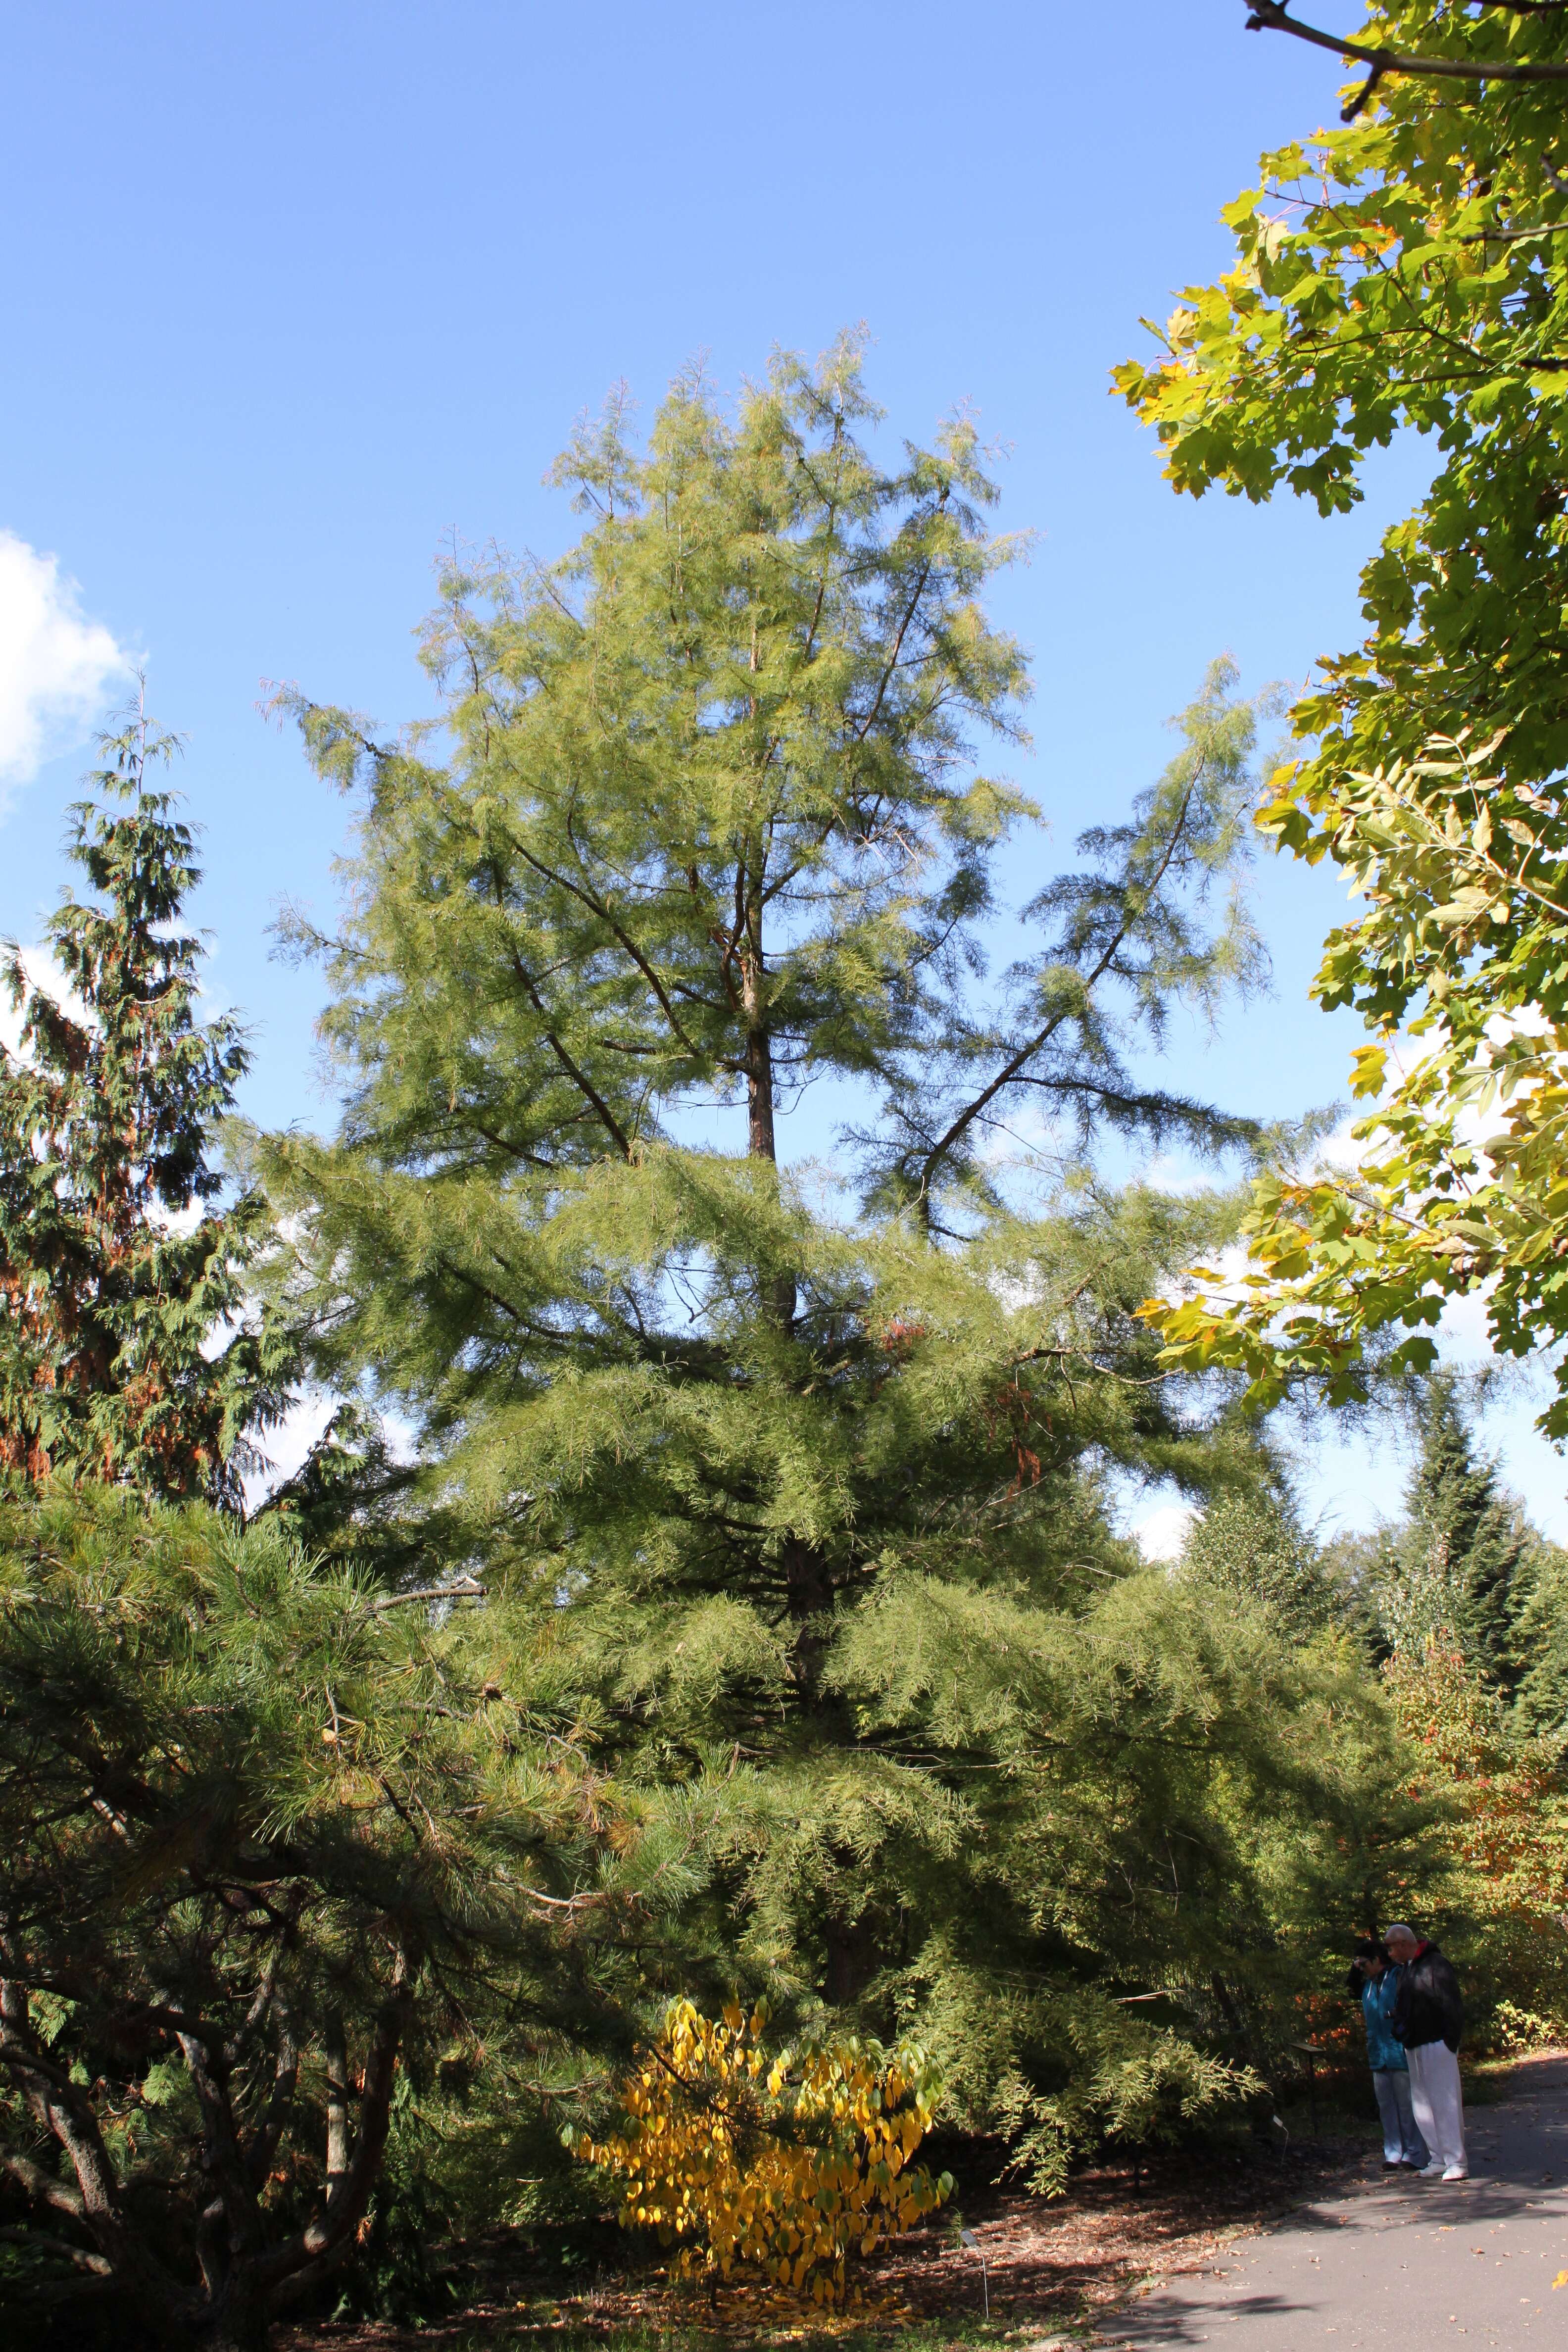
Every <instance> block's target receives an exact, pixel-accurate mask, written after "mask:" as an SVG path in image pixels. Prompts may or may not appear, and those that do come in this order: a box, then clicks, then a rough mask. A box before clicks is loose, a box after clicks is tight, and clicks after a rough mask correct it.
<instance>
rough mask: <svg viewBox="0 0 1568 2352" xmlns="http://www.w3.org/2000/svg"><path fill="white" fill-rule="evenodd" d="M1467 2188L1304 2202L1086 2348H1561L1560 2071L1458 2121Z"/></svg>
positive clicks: (1565, 2220)
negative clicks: (1463, 2135) (1468, 2343)
mask: <svg viewBox="0 0 1568 2352" xmlns="http://www.w3.org/2000/svg"><path fill="white" fill-rule="evenodd" d="M1467 2136H1468V2144H1469V2154H1470V2178H1469V2179H1468V2180H1467V2181H1464V2182H1456V2183H1455V2184H1454V2185H1453V2186H1452V2187H1446V2186H1444V2185H1443V2184H1442V2183H1441V2182H1437V2181H1427V2180H1417V2179H1409V2178H1408V2177H1407V2176H1405V2175H1404V2174H1398V2173H1395V2174H1392V2175H1390V2176H1388V2185H1387V2186H1386V2187H1385V2186H1384V2181H1383V2179H1382V2178H1381V2177H1380V2178H1379V2179H1376V2180H1373V2181H1368V2182H1365V2183H1362V2184H1357V2185H1356V2186H1355V2187H1353V2188H1352V2189H1350V2190H1349V2191H1348V2192H1347V2193H1346V2194H1345V2195H1343V2196H1340V2197H1333V2198H1330V2199H1326V2200H1323V2201H1321V2202H1320V2203H1317V2204H1313V2205H1309V2206H1305V2207H1303V2208H1302V2209H1301V2210H1300V2211H1299V2212H1297V2213H1295V2214H1292V2215H1291V2217H1290V2219H1289V2221H1285V2222H1282V2223H1280V2224H1279V2226H1278V2227H1277V2228H1275V2229H1272V2230H1270V2231H1268V2232H1266V2234H1264V2235H1263V2236H1261V2237H1256V2238H1241V2239H1238V2240H1237V2242H1236V2243H1235V2244H1234V2245H1233V2246H1232V2247H1230V2248H1229V2249H1228V2250H1227V2251H1226V2252H1223V2253H1216V2254H1215V2257H1214V2260H1213V2264H1212V2267H1205V2269H1204V2270H1203V2271H1201V2272H1197V2273H1191V2274H1189V2275H1187V2276H1185V2277H1183V2278H1179V2279H1176V2280H1173V2281H1172V2282H1171V2283H1169V2284H1165V2285H1163V2286H1161V2287H1160V2288H1159V2289H1157V2290H1156V2291H1155V2292H1154V2293H1153V2294H1149V2295H1147V2296H1145V2297H1143V2298H1142V2300H1141V2301H1139V2302H1136V2303H1133V2304H1131V2305H1127V2306H1126V2308H1125V2309H1123V2310H1122V2311H1121V2312H1120V2313H1119V2314H1118V2315H1116V2317H1115V2318H1114V2319H1110V2320H1108V2321H1106V2322H1105V2323H1104V2325H1103V2326H1102V2327H1101V2328H1100V2332H1099V2334H1098V2335H1097V2336H1096V2338H1095V2341H1096V2344H1097V2345H1098V2346H1099V2347H1100V2352H1112V2347H1121V2352H1178V2347H1179V2352H1185V2347H1189V2346H1193V2345H1198V2344H1214V2345H1216V2346H1221V2347H1225V2352H1363V2347H1364V2352H1391V2347H1398V2346H1406V2347H1409V2352H1432V2347H1434V2346H1441V2345H1442V2344H1443V2343H1444V2342H1445V2341H1447V2342H1448V2343H1450V2344H1451V2343H1452V2342H1453V2340H1454V2339H1455V2338H1456V2337H1457V2336H1466V2337H1468V2338H1469V2339H1471V2340H1472V2342H1474V2343H1476V2344H1478V2345H1486V2346H1491V2345H1498V2346H1500V2347H1504V2352H1509V2348H1510V2347H1514V2346H1519V2347H1526V2346H1529V2347H1535V2346H1540V2347H1542V2352H1547V2347H1553V2352H1568V2286H1562V2287H1559V2288H1557V2289H1555V2290H1553V2288H1552V2280H1553V2279H1554V2278H1555V2277H1556V2276H1557V2274H1558V2273H1559V2272H1560V2271H1568V2061H1564V2060H1563V2059H1546V2060H1541V2059H1537V2060H1531V2061H1530V2062H1529V2063H1526V2064H1525V2065H1523V2066H1521V2068H1520V2070H1519V2074H1518V2076H1517V2078H1516V2082H1515V2087H1514V2088H1513V2090H1512V2091H1511V2092H1510V2096H1509V2099H1508V2101H1507V2103H1506V2104H1505V2105H1498V2106H1486V2107H1478V2108H1477V2109H1476V2110H1475V2111H1474V2113H1473V2114H1472V2115H1471V2116H1468V2118H1467Z"/></svg>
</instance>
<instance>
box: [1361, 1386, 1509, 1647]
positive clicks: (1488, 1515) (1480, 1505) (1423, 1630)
mask: <svg viewBox="0 0 1568 2352" xmlns="http://www.w3.org/2000/svg"><path fill="white" fill-rule="evenodd" d="M1416 1431H1417V1439H1418V1444H1419V1452H1418V1454H1417V1456H1416V1461H1415V1467H1414V1469H1413V1470H1412V1472H1411V1475H1410V1480H1409V1484H1408V1486H1407V1489H1406V1493H1405V1520H1404V1524H1403V1526H1402V1527H1401V1528H1400V1529H1399V1531H1398V1533H1397V1535H1396V1537H1395V1538H1394V1546H1393V1558H1392V1560H1391V1563H1390V1565H1391V1569H1392V1574H1391V1576H1390V1577H1389V1579H1388V1581H1387V1583H1386V1585H1385V1587H1384V1596H1383V1600H1384V1619H1385V1622H1386V1625H1387V1630H1388V1633H1389V1637H1390V1639H1391V1640H1392V1641H1393V1642H1394V1643H1395V1645H1396V1646H1398V1647H1400V1648H1402V1649H1404V1650H1405V1651H1407V1652H1408V1653H1410V1654H1413V1655H1414V1654H1419V1653H1420V1651H1421V1650H1422V1648H1423V1647H1424V1645H1425V1644H1426V1643H1428V1642H1430V1641H1432V1640H1435V1639H1436V1638H1437V1636H1438V1635H1439V1634H1442V1635H1444V1636H1445V1637H1446V1638H1448V1637H1455V1638H1457V1640H1458V1646H1459V1648H1460V1650H1461V1651H1462V1653H1463V1654H1464V1655H1465V1657H1466V1658H1468V1660H1469V1662H1470V1664H1471V1666H1472V1668H1473V1669H1474V1670H1475V1671H1476V1672H1477V1673H1478V1674H1479V1675H1481V1676H1482V1677H1483V1678H1484V1679H1485V1680H1486V1681H1488V1682H1489V1683H1490V1684H1491V1685H1492V1687H1493V1688H1494V1689H1497V1688H1502V1689H1504V1690H1511V1687H1512V1685H1513V1684H1514V1682H1515V1681H1516V1679H1517V1668H1516V1664H1515V1639H1514V1628H1515V1622H1516V1619H1517V1617H1518V1615H1519V1612H1520V1610H1521V1607H1522V1605H1523V1603H1524V1601H1525V1596H1526V1590H1527V1586H1528V1582H1529V1570H1530V1564H1531V1555H1532V1553H1533V1552H1534V1550H1535V1549H1536V1548H1537V1546H1538V1544H1539V1540H1540V1539H1539V1538H1537V1537H1536V1536H1535V1535H1534V1534H1533V1531H1532V1530H1531V1528H1530V1527H1529V1525H1528V1523H1527V1522H1526V1520H1525V1518H1524V1515H1523V1513H1522V1511H1521V1509H1520V1507H1519V1506H1518V1504H1517V1503H1516V1502H1515V1501H1514V1500H1513V1498H1512V1497H1511V1496H1510V1495H1508V1494H1507V1493H1506V1492H1505V1491H1504V1489H1503V1487H1502V1485H1501V1482H1500V1478H1499V1476H1498V1465H1497V1463H1496V1462H1495V1460H1491V1459H1489V1458H1488V1457H1487V1456H1486V1455H1484V1454H1481V1453H1480V1452H1479V1449H1478V1447H1477V1444H1476V1442H1475V1437H1474V1433H1473V1432H1472V1430H1471V1427H1470V1423H1469V1421H1468V1415H1467V1413H1466V1412H1465V1409H1464V1405H1463V1402H1462V1400H1461V1397H1460V1394H1459V1390H1458V1381H1456V1379H1455V1377H1454V1375H1453V1374H1452V1373H1450V1372H1443V1371H1438V1372H1434V1373H1433V1374H1432V1375H1431V1377H1430V1378H1429V1379H1428V1380H1427V1381H1425V1382H1423V1384H1422V1387H1421V1391H1420V1394H1419V1399H1418V1402H1417V1406H1416Z"/></svg>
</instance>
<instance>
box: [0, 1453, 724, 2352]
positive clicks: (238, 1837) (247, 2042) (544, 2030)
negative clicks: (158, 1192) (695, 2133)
mask: <svg viewBox="0 0 1568 2352" xmlns="http://www.w3.org/2000/svg"><path fill="white" fill-rule="evenodd" d="M570 1732H571V1727H570V1722H569V1720H568V1721H566V1722H563V1721H562V1720H561V1718H560V1717H558V1716H557V1715H555V1714H554V1713H553V1712H552V1709H551V1707H550V1706H549V1702H548V1700H545V1701H544V1702H543V1703H542V1704H541V1703H540V1700H539V1696H538V1694H537V1693H536V1691H535V1690H534V1689H533V1688H532V1686H531V1685H530V1684H529V1683H528V1682H527V1681H526V1680H525V1679H524V1678H523V1675H522V1670H521V1660H520V1658H519V1655H518V1654H517V1653H516V1651H515V1650H514V1649H512V1648H511V1647H510V1646H509V1643H508V1640H507V1633H506V1626H505V1622H504V1618H503V1616H501V1615H500V1614H497V1613H493V1612H492V1613H491V1614H490V1615H489V1618H488V1621H487V1622H486V1624H485V1626H484V1628H483V1633H482V1638H480V1639H479V1640H478V1641H476V1640H475V1637H474V1629H472V1628H471V1627H470V1626H469V1624H468V1622H467V1621H466V1619H465V1617H464V1615H463V1613H462V1611H461V1609H460V1608H456V1609H455V1611H454V1613H453V1614H452V1615H451V1616H449V1617H448V1618H447V1621H446V1622H445V1623H441V1622H434V1621H433V1619H432V1614H431V1612H430V1611H429V1610H428V1609H427V1608H422V1607H420V1606H418V1605H415V1604H408V1605H400V1606H396V1607H388V1606H387V1605H386V1604H385V1601H384V1600H378V1599H377V1598H375V1597H374V1595H372V1594H370V1593H368V1592H367V1591H364V1590H363V1588H360V1587H358V1586H356V1585H355V1584H354V1583H353V1581H351V1580H349V1579H347V1578H346V1577H344V1576H343V1575H342V1573H341V1572H339V1571H336V1570H323V1569H321V1568H318V1567H315V1566H312V1565H311V1563H310V1561H309V1560H308V1559H306V1557H305V1556H304V1555H303V1553H302V1552H301V1550H300V1547H299V1545H298V1543H297V1541H296V1540H295V1539H294V1538H293V1537H292V1535H291V1534H290V1532H289V1529H288V1528H287V1527H286V1525H285V1524H284V1523H283V1522H281V1521H279V1520H278V1519H270V1520H268V1521H265V1522H263V1523H262V1524H261V1525H259V1526H258V1527H255V1528H250V1529H248V1530H242V1529H240V1528H237V1526H236V1524H235V1523H234V1522H233V1520H232V1519H229V1518H224V1517H216V1516H215V1515H213V1514H212V1513H211V1512H210V1511H208V1510H207V1509H205V1508H204V1507H197V1506H187V1507H184V1508H183V1509H180V1510H174V1509H170V1508H167V1507H164V1508H153V1509H150V1510H149V1509H145V1508H144V1507H142V1505H141V1504H140V1503H138V1502H137V1501H135V1500H134V1499H133V1498H132V1497H131V1496H127V1495H125V1494H124V1493H123V1492H117V1491H114V1490H106V1489H101V1488H93V1487H90V1486H85V1485H81V1486H76V1487H73V1488H70V1489H61V1488H58V1487H56V1486H52V1485H51V1484H49V1483H47V1482H46V1483H44V1484H42V1485H40V1486H33V1487H31V1488H28V1489H26V1491H23V1492H19V1493H17V1494H16V1495H14V1496H11V1497H9V1498H7V1499H5V1500H4V1501H3V1502H0V2177H3V2178H4V2179H5V2184H6V2191H7V2195H8V2198H9V2200H11V2202H12V2205H13V2210H15V2206H16V2202H17V2201H20V2203H21V2205H22V2208H23V2210H24V2211H25V2212H26V2213H27V2215H28V2216H29V2218H30V2221H31V2222H32V2224H33V2227H32V2231H31V2234H30V2237H29V2251H30V2252H31V2254H32V2256H33V2267H34V2271H35V2274H36V2275H35V2279H34V2284H35V2286H36V2287H37V2289H38V2290H39V2297H36V2298H35V2300H37V2299H40V2298H41V2300H42V2301H43V2302H44V2303H45V2304H47V2303H49V2302H55V2303H58V2302H60V2301H62V2300H66V2301H68V2300H69V2298H70V2297H71V2296H72V2295H73V2294H75V2293H76V2292H78V2291H85V2292H86V2293H87V2294H89V2297H91V2296H95V2295H96V2296H97V2297H99V2298H100V2299H103V2298H108V2299H109V2300H110V2305H111V2307H112V2309H113V2310H114V2311H115V2312H117V2313H118V2314H119V2324H120V2326H121V2328H122V2330H123V2333H124V2335H126V2336H131V2335H133V2334H134V2333H135V2332H136V2331H138V2330H140V2331H142V2332H143V2333H144V2334H145V2335H146V2336H148V2337H149V2338H150V2339H151V2340H153V2341H155V2342H158V2343H161V2344H168V2345H171V2346H174V2347H214V2352H256V2347H259V2346H261V2345H262V2344H264V2342H265V2340H266V2338H267V2335H268V2328H269V2326H270V2323H271V2321H272V2319H273V2318H275V2317H276V2316H277V2315H279V2313H280V2312H282V2311H283V2310H284V2309H286V2308H288V2307H290V2306H291V2305H295V2304H297V2303H298V2302H299V2301H300V2298H301V2296H304V2295H308V2294H311V2293H312V2292H319V2290H320V2289H321V2285H322V2284H323V2283H324V2282H325V2281H327V2280H328V2279H330V2278H331V2276H332V2275H333V2274H334V2273H337V2272H339V2271H340V2270H341V2269H342V2265H343V2264H344V2263H345V2262H347V2261H348V2260H350V2259H351V2257H352V2256H353V2251H354V2247H355V2243H356V2240H357V2238H358V2237H359V2235H360V2234H361V2233H362V2231H365V2232H368V2231H370V2229H371V2226H372V2223H371V2219H370V2216H371V2214H372V2208H373V2200H374V2196H375V2193H376V2187H377V2180H378V2175H379V2170H380V2166H381V2161H382V2156H383V2151H384V2144H385V2140H386V2136H387V2131H388V2126H389V2120H390V2116H391V2113H392V2107H393V2103H394V2100H395V2095H396V2089H397V2084H398V2081H399V2079H400V2074H407V2073H409V2072H410V2071H412V2072H413V2074H415V2075H416V2076H423V2077H425V2078H426V2079H427V2078H428V2076H429V2074H430V2071H431V2069H432V2067H433V2066H434V2064H435V2063H436V2062H437V2059H438V2057H439V2056H440V2055H441V2054H442V2053H447V2052H452V2051H454V2050H456V2051H457V2052H458V2053H459V2054H460V2053H462V2052H463V2051H464V2050H465V2049H469V2048H471V2047H472V2046H473V2045H474V2043H475V2042H480V2041H482V2039H483V2037H484V2035H485V2034H486V2033H487V2032H489V2033H490V2034H492V2035H497V2034H500V2035H504V2034H508V2033H510V2034H511V2035H512V2036H513V2037H515V2038H516V2039H517V2040H518V2042H520V2044H521V2047H523V2048H525V2049H528V2050H531V2053H532V2060H533V2065H534V2069H535V2072H536V2074H541V2073H548V2072H549V2071H550V2069H551V2067H552V2065H553V2066H554V2067H555V2069H556V2072H557V2074H559V2075H560V2076H561V2078H562V2080H563V2083H564V2084H566V2086H567V2087H568V2088H569V2086H570V2079H571V2071H572V2070H571V2063H570V2061H571V2053H572V2052H573V2049H574V2044H575V2042H577V2041H578V2040H579V2039H580V2037H581V2036H582V2034H583V2033H584V2031H591V2029H592V2021H593V2020H594V2018H595V2014H598V2013H602V2012H603V2011H604V2010H605V2005H606V1999H607V1996H606V1993H605V1988H604V1985H603V1983H602V1980H601V1972H600V1970H601V1964H600V1961H599V1959H598V1958H596V1955H598V1954H599V1953H600V1952H601V1951H602V1950H603V1951H605V1952H607V1953H608V1954H609V1956H610V1957H609V1960H608V1962H607V1963H606V1965H609V1966H611V1967H613V1966H614V1965H615V1964H616V1962H615V1955H616V1952H617V1951H619V1950H620V1949H622V1948H624V1947H625V1946H626V1945H627V1944H628V1943H632V1944H635V1942H636V1940H637V1936H638V1934H639V1933H640V1934H643V1935H648V1934H652V1933H654V1932H655V1930H656V1927H657V1921H658V1917H659V1916H660V1911H661V1906H664V1905H665V1904H666V1903H667V1901H668V1894H667V1892H666V1891H665V1886H664V1882H666V1881H667V1880H668V1878H669V1877H670V1875H671V1873H672V1872H679V1871H681V1870H685V1871H686V1872H687V1873H688V1874H689V1873H690V1871H691V1870H692V1869H693V1868H700V1848H701V1843H702V1839H703V1836H704V1835H705V1830H704V1821H705V1819H706V1814H705V1812H704V1806H705V1804H707V1803H708V1801H707V1800H705V1799H704V1798H703V1796H702V1794H701V1792H700V1790H687V1791H685V1792H683V1797H684V1802H682V1801H680V1800H678V1801H677V1802H676V1804H675V1805H674V1806H673V1807H672V1808H668V1809H666V1811H665V1812H664V1813H663V1814H662V1815H660V1814H659V1812H658V1808H657V1807H656V1806H655V1805H654V1804H652V1803H651V1802H650V1801H649V1800H648V1799H647V1797H646V1795H645V1796H637V1795H634V1798H633V1801H632V1802H631V1804H630V1805H629V1806H623V1805H622V1804H620V1802H619V1801H618V1800H617V1796H616V1790H615V1789H614V1787H613V1785H612V1784H611V1782H610V1781H609V1780H608V1779H607V1777H606V1776H605V1773H604V1772H603V1771H602V1770H601V1769H597V1768H595V1767H594V1766H593V1765H591V1764H589V1763H588V1762H587V1761H586V1759H584V1757H583V1755H582V1751H581V1748H580V1747H579V1746H578V1745H576V1744H574V1742H573V1740H572V1738H571V1736H570ZM708 1809H709V1811H711V1807H710V1806H709V1808H708ZM552 2053H555V2055H554V2057H553V2059H552ZM27 2308H28V2304H27V2299H26V2296H23V2297H22V2298H21V2303H20V2311H21V2312H22V2313H25V2312H26V2309H27ZM24 2324H25V2322H24Z"/></svg>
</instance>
